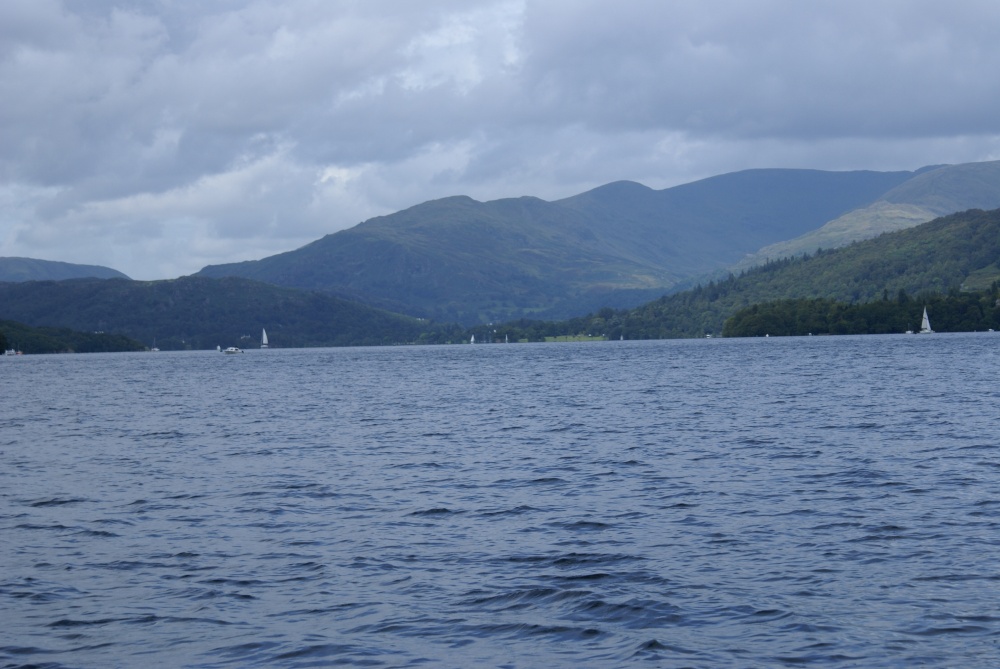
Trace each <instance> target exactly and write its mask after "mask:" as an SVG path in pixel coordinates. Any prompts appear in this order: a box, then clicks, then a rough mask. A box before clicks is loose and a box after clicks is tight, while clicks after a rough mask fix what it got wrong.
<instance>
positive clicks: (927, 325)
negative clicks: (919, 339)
mask: <svg viewBox="0 0 1000 669" xmlns="http://www.w3.org/2000/svg"><path fill="white" fill-rule="evenodd" d="M933 332H934V330H931V321H930V319H929V318H927V307H924V318H923V320H921V321H920V334H931V333H933Z"/></svg>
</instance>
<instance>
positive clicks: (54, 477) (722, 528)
mask: <svg viewBox="0 0 1000 669" xmlns="http://www.w3.org/2000/svg"><path fill="white" fill-rule="evenodd" d="M998 351H1000V334H978V335H932V336H926V337H925V336H910V337H907V336H903V335H897V336H886V337H813V338H797V339H776V338H769V339H756V340H704V341H673V342H642V343H640V342H602V343H589V344H549V345H507V346H505V345H493V346H454V347H411V348H370V349H325V350H274V349H272V350H269V351H250V352H248V353H246V354H245V355H239V356H225V355H220V354H218V353H214V352H211V353H208V352H206V353H157V354H148V353H147V354H112V355H98V354H95V355H77V356H34V357H32V356H23V357H19V358H16V359H9V358H8V359H0V375H2V379H3V384H2V388H3V396H4V402H3V406H4V410H3V412H2V414H3V416H2V418H0V465H2V467H0V533H2V534H0V537H2V544H0V666H4V667H20V666H42V667H136V666H151V667H152V666H155V667H160V666H164V667H229V666H251V667H252V666H261V667H327V666H362V667H404V666H427V667H546V668H548V669H552V668H556V667H583V666H586V667H620V666H650V667H782V666H790V667H800V666H810V667H916V666H921V667H964V668H975V667H997V666H1000V451H998V447H997V446H998V438H997V435H998V434H1000V353H998Z"/></svg>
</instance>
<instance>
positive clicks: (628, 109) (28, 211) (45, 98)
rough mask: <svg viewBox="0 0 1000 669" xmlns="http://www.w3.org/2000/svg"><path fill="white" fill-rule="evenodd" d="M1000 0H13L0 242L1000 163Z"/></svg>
mask: <svg viewBox="0 0 1000 669" xmlns="http://www.w3.org/2000/svg"><path fill="white" fill-rule="evenodd" d="M997 35H1000V3H997V2H996V1H995V0H982V1H976V0H953V1H951V2H947V3H945V2H941V1H940V0H811V1H809V2H803V1H801V0H754V1H752V2H751V1H748V0H669V1H668V0H615V1H614V2H612V1H610V0H420V1H419V2H414V1H413V0H256V1H254V0H199V1H198V2H190V1H187V0H86V1H82V0H3V1H2V2H0V256H22V257H30V258H41V259H46V260H60V261H64V262H73V263H82V264H92V265H105V266H108V267H113V268H115V269H117V270H120V271H122V272H125V273H126V274H128V275H129V276H131V277H132V278H135V279H142V280H151V279H166V278H175V277H178V276H182V275H186V274H191V273H193V272H196V271H198V270H199V269H201V268H202V267H204V266H205V265H209V264H218V263H224V262H235V261H240V260H251V259H258V258H262V257H266V256H269V255H274V254H276V253H281V252H283V251H289V250H292V249H295V248H298V247H300V246H302V245H304V244H307V243H309V242H311V241H313V240H315V239H318V238H320V237H322V236H324V235H326V234H329V233H333V232H336V231H338V230H342V229H345V228H349V227H352V226H354V225H356V224H358V223H360V222H361V221H364V220H366V219H368V218H371V217H374V216H379V215H384V214H388V213H392V212H394V211H398V210H401V209H405V208H407V207H410V206H413V205H415V204H418V203H421V202H425V201H427V200H431V199H435V198H440V197H446V196H450V195H460V194H461V195H469V196H471V197H473V198H476V199H478V200H483V201H485V200H492V199H497V198H503V197H519V196H522V195H532V196H536V197H541V198H544V199H547V200H554V199H559V198H562V197H568V196H570V195H575V194H577V193H580V192H583V191H586V190H588V189H590V188H594V187H597V186H599V185H602V184H605V183H609V182H612V181H618V180H623V179H626V180H631V181H638V182H640V183H643V184H645V185H647V186H650V187H652V188H666V187H670V186H674V185H678V184H682V183H687V182H691V181H695V180H697V179H702V178H705V177H709V176H713V175H717V174H723V173H727V172H734V171H738V170H743V169H751V168H766V167H789V168H809V169H822V170H855V169H871V170H913V169H917V168H920V167H922V166H925V165H937V164H946V163H963V162H976V161H985V160H996V159H1000V82H998V79H1000V42H998V41H997Z"/></svg>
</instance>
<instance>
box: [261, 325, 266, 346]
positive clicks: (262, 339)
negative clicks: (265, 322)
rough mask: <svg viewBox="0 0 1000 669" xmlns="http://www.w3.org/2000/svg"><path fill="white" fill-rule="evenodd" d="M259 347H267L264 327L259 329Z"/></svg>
mask: <svg viewBox="0 0 1000 669" xmlns="http://www.w3.org/2000/svg"><path fill="white" fill-rule="evenodd" d="M260 347H261V348H267V330H265V329H264V328H261V330H260Z"/></svg>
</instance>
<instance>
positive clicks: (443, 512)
mask: <svg viewBox="0 0 1000 669" xmlns="http://www.w3.org/2000/svg"><path fill="white" fill-rule="evenodd" d="M461 513H464V512H463V511H452V510H451V509H449V508H447V507H443V506H441V507H435V508H433V509H424V510H422V511H413V512H412V513H408V514H406V515H408V516H431V517H434V516H449V515H453V514H456V515H457V514H461Z"/></svg>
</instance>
